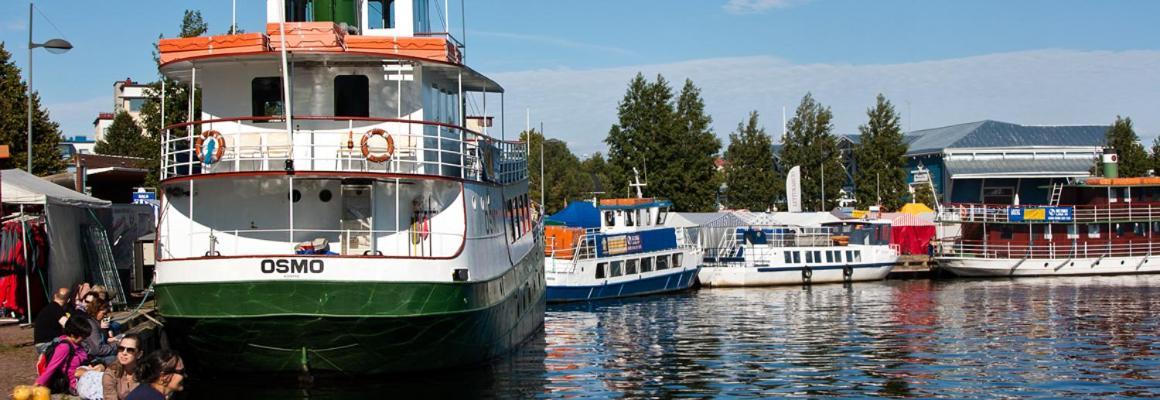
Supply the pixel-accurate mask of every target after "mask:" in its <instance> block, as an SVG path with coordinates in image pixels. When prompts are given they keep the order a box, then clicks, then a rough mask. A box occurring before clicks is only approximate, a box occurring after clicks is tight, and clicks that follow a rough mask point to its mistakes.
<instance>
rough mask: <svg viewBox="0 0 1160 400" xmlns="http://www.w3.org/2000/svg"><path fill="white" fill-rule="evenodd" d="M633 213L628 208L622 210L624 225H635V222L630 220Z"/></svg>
mask: <svg viewBox="0 0 1160 400" xmlns="http://www.w3.org/2000/svg"><path fill="white" fill-rule="evenodd" d="M633 214H634V212H633V211H632V210H628V211H625V212H624V226H635V224H633V221H632V215H633Z"/></svg>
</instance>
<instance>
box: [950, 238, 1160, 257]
mask: <svg viewBox="0 0 1160 400" xmlns="http://www.w3.org/2000/svg"><path fill="white" fill-rule="evenodd" d="M938 248H939V250H940V253H939V256H941V257H972V258H1003V259H1027V258H1037V259H1060V260H1066V259H1072V258H1103V257H1139V256H1151V255H1153V254H1155V250H1160V246H1157V245H1156V244H1154V243H1153V242H1151V241H1129V242H1103V243H1099V242H1079V241H1073V242H1071V243H1057V242H1049V243H1010V242H1005V243H985V242H982V241H975V240H969V241H968V240H962V241H956V242H953V243H946V244H944V245H942V246H939V247H938Z"/></svg>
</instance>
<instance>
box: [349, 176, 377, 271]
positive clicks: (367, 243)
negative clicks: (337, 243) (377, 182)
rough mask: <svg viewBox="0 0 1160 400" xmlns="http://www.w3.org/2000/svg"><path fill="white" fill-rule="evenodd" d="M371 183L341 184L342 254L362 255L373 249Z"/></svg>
mask: <svg viewBox="0 0 1160 400" xmlns="http://www.w3.org/2000/svg"><path fill="white" fill-rule="evenodd" d="M372 189H373V188H372V187H371V185H366V184H344V185H342V254H346V255H363V254H368V252H370V251H371V250H372V249H374V244H373V243H372V241H373V240H374V234H373V228H372V227H373V226H374V225H373V221H372V220H371V217H372V214H371V213H372V208H371V204H373V203H372V202H371V193H372V192H374V190H372Z"/></svg>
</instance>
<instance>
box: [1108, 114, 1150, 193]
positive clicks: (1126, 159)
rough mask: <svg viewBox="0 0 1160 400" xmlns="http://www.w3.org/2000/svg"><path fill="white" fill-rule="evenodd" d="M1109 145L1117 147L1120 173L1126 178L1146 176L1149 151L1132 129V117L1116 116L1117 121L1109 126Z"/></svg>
mask: <svg viewBox="0 0 1160 400" xmlns="http://www.w3.org/2000/svg"><path fill="white" fill-rule="evenodd" d="M1105 140H1106V142H1107V145H1108V146H1109V147H1111V148H1114V149H1116V154H1118V155H1119V167H1118V168H1119V175H1120V177H1124V178H1131V177H1137V176H1145V175H1147V173H1148V164H1149V160H1148V153H1147V152H1145V151H1144V146H1143V145H1141V144H1140V137H1139V136H1136V131H1135V130H1133V129H1132V119H1131V118H1128V117H1120V116H1118V115H1117V116H1116V122H1115V123H1113V124H1112V126H1111V127H1109V128H1108V133H1107V135H1106V138H1105Z"/></svg>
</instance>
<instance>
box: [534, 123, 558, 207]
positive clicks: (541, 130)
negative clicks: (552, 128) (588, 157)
mask: <svg viewBox="0 0 1160 400" xmlns="http://www.w3.org/2000/svg"><path fill="white" fill-rule="evenodd" d="M547 139H548V135H546V134H544V122H543V121H540V207H545V206H544V201H545V200H544V199H545V198H546V197H545V193H547V192H548V191H546V190H544V184H545V183H546V182H545V181H544V140H547ZM531 140H532V135H531V134H529V135H528V141H531ZM566 205H567V204H565V206H566ZM545 209H546V207H545Z"/></svg>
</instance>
